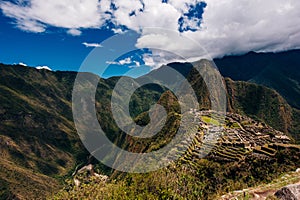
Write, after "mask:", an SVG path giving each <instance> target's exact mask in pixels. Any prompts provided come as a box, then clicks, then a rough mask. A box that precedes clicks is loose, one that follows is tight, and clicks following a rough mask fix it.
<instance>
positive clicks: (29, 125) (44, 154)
mask: <svg viewBox="0 0 300 200" xmlns="http://www.w3.org/2000/svg"><path fill="white" fill-rule="evenodd" d="M195 64H197V65H200V66H201V65H203V64H210V62H209V61H199V62H197V63H195ZM189 66H190V65H188V64H183V65H181V64H173V67H175V68H176V70H178V71H181V72H182V74H183V75H184V76H185V77H187V80H188V81H189V82H190V83H191V85H192V87H193V88H194V90H195V93H196V95H197V97H198V101H199V104H200V108H201V109H203V110H205V109H209V108H210V106H211V105H210V103H209V102H210V99H209V95H208V92H207V88H206V86H205V84H204V82H203V79H202V78H201V76H200V75H199V74H198V73H197V72H196V71H195V70H194V69H193V68H191V69H189V70H187V69H188V67H189ZM160 70H164V67H162V68H160V69H158V70H157V71H153V72H151V73H158V74H159V73H161V72H162V71H160ZM151 73H150V75H148V76H151ZM76 75H77V73H75V72H52V71H48V70H37V69H35V68H30V67H24V66H19V65H13V66H11V65H4V64H1V65H0V144H1V145H0V152H1V156H2V159H1V161H0V174H1V176H0V177H1V178H0V183H1V188H0V189H1V191H0V195H1V196H0V197H1V199H5V198H9V199H11V198H15V199H35V198H40V197H41V196H43V197H46V196H48V195H51V194H52V193H53V192H55V191H57V190H58V189H59V188H61V187H62V186H63V184H62V182H63V181H64V180H65V179H67V178H70V177H71V173H72V172H73V171H74V170H75V168H78V167H81V166H83V165H85V164H87V163H90V162H93V163H96V167H97V169H98V170H100V172H101V173H108V174H112V175H113V176H115V177H119V175H118V172H115V171H112V170H111V169H107V168H105V167H104V166H102V165H101V164H99V163H97V162H95V161H94V160H93V159H91V158H90V157H89V154H88V153H87V152H86V150H85V148H84V147H83V145H82V143H81V141H80V140H79V137H78V135H77V133H76V130H75V127H74V122H73V115H72V109H71V106H72V102H71V99H72V87H73V84H74V80H75V78H76ZM90 76H95V77H96V75H92V74H90ZM119 79H120V77H114V78H110V79H100V81H99V83H98V87H97V91H96V105H95V106H96V109H97V117H98V120H99V122H100V124H101V127H102V128H103V130H104V131H105V132H106V133H107V136H108V138H109V139H110V140H111V141H113V142H114V143H115V144H116V145H118V146H120V147H123V148H125V149H127V150H130V151H134V152H147V151H153V150H156V149H159V148H160V147H162V146H164V145H165V144H167V143H168V142H169V141H170V140H171V139H172V138H173V136H174V133H176V129H177V127H178V122H179V119H180V114H181V113H178V104H177V103H176V100H177V98H176V97H174V96H173V93H172V92H170V91H168V90H167V88H164V87H161V86H158V85H156V84H148V85H145V86H143V87H141V88H140V89H138V90H137V91H136V92H135V93H134V95H133V96H132V97H131V101H130V111H131V116H132V118H134V120H135V121H136V122H137V123H138V124H140V125H146V124H147V123H148V122H149V116H148V112H147V111H148V110H149V108H150V106H151V105H152V104H153V103H156V102H159V103H160V104H161V105H163V106H164V107H165V108H166V109H167V111H168V116H167V119H168V120H167V125H166V126H165V127H164V128H163V130H162V131H161V132H160V133H159V134H157V135H156V136H155V137H154V138H152V139H143V140H141V141H137V140H136V138H133V137H130V136H128V135H126V134H125V133H123V132H122V131H121V130H120V129H119V128H118V127H117V125H116V123H115V121H114V120H113V116H112V113H111V105H110V100H111V94H112V90H113V88H114V87H115V85H116V83H117V82H118V80H119ZM141 79H147V76H145V77H141ZM133 81H136V82H137V80H133ZM224 82H225V85H226V93H227V99H228V112H230V113H239V114H240V115H242V116H250V117H252V118H253V120H255V121H256V122H257V124H261V126H262V127H267V125H269V126H270V127H273V128H275V129H277V130H280V131H282V132H284V133H286V134H292V135H293V136H296V135H297V133H299V132H297V131H298V130H299V124H298V121H295V119H296V120H297V119H299V116H300V115H299V112H298V111H297V110H293V109H292V108H291V107H290V106H289V105H288V104H287V103H286V101H285V100H284V99H283V98H282V97H281V96H280V95H279V94H278V93H277V92H275V91H274V90H272V89H269V88H266V87H264V86H259V85H256V84H253V83H247V82H235V81H232V80H230V79H224ZM133 83H134V82H133ZM174 84H178V86H179V87H181V85H180V83H174ZM215 89H216V90H217V89H218V88H215ZM254 97H255V98H254ZM116 98H120V97H119V96H118V95H117V97H116ZM295 113H296V114H295ZM294 116H298V118H295V117H294ZM233 124H234V123H233ZM269 126H268V127H269ZM275 129H271V128H267V129H266V130H270V131H271V133H269V134H273V135H274V134H275V135H278V134H277V132H276V131H275ZM280 134H283V133H280ZM280 134H279V135H280ZM274 137H275V136H274ZM294 138H296V137H294ZM296 139H297V138H296ZM266 148H268V147H266ZM276 148H277V147H276ZM284 149H285V147H284V148H283V150H284ZM191 151H193V149H191ZM228 151H229V152H230V151H231V150H230V149H229V150H228ZM258 151H259V150H258ZM263 151H264V150H263ZM271 151H272V150H271ZM285 151H286V152H285V155H286V158H285V159H284V160H282V161H280V163H281V164H283V166H286V169H291V168H293V167H294V166H295V164H291V163H290V162H291V161H290V155H291V154H292V152H294V150H290V148H289V146H288V148H286V150H285ZM280 155H281V154H280ZM280 155H278V156H280ZM191 156H192V155H187V159H186V161H184V162H188V163H187V166H197V167H199V169H198V168H197V169H195V168H194V167H192V168H191V169H193V170H197V171H198V170H201V169H203V170H204V169H207V170H212V168H210V167H213V166H215V167H216V169H221V168H223V167H224V166H227V167H230V169H232V171H231V172H230V173H234V170H239V167H238V166H236V163H235V162H234V163H230V164H226V165H224V166H223V164H222V162H221V163H219V162H215V161H214V160H210V161H205V160H204V161H196V163H198V162H199V163H201V164H200V165H198V164H195V162H190V161H188V160H189V157H191ZM250 158H251V157H250ZM250 158H249V159H250ZM251 159H252V158H251ZM251 159H250V160H249V162H251ZM255 159H257V158H255ZM276 159H281V158H280V157H278V158H277V157H276ZM276 159H275V160H276ZM258 162H262V163H264V162H263V161H261V160H260V159H258ZM274 162H275V161H274ZM210 164H211V165H210ZM245 165H251V163H248V164H247V163H246V164H245ZM187 166H186V165H180V166H179V167H178V169H176V170H175V171H176V172H177V173H178V174H180V175H182V177H184V175H188V177H190V178H191V180H194V181H196V180H198V179H199V177H198V175H196V174H195V173H194V172H193V173H190V172H189V173H188V174H185V172H184V168H185V167H187ZM249 167H250V166H249ZM252 167H254V165H253V166H252ZM166 170H167V171H168V172H170V170H171V171H172V169H170V168H168V169H166ZM261 170H262V171H265V170H266V169H265V168H263V167H262V169H261ZM282 171H284V170H283V168H278V167H276V166H274V171H273V172H270V173H272V174H273V175H276V174H278V173H281V172H282ZM157 173H158V174H156V173H154V174H149V175H145V176H142V175H141V176H137V177H131V179H133V182H132V183H134V182H135V181H140V180H141V179H143V178H146V179H147V180H149V181H150V180H151V179H152V178H153V176H156V175H159V173H167V172H166V171H159V172H157ZM212 173H216V174H217V172H216V171H214V170H213V171H212ZM251 173H252V172H251ZM253 173H254V172H253ZM199 175H200V174H199ZM229 175H230V174H227V175H226V176H229ZM123 176H125V177H126V178H125V179H122V180H121V182H122V181H130V175H123ZM170 176H171V175H170ZM172 176H173V175H172ZM210 176H211V175H208V176H207V177H210ZM147 177H148V178H147ZM162 177H164V176H162ZM165 178H167V177H165ZM179 178H180V177H179ZM180 179H181V178H180ZM205 180H206V179H205ZM230 180H231V181H233V182H234V183H235V182H236V181H237V180H233V179H230ZM164 181H165V180H164ZM214 181H215V180H214ZM202 182H203V180H202ZM16 183H18V184H16ZM174 183H175V182H174ZM189 183H190V184H191V182H189ZM124 184H126V183H124ZM210 184H213V182H211V181H208V182H207V184H206V185H205V187H211V185H210ZM235 184H236V183H235ZM150 185H151V184H150ZM133 186H134V185H131V186H130V187H133ZM112 187H118V185H117V186H116V185H112ZM130 187H128V188H130ZM174 187H175V186H174ZM234 188H235V186H234ZM173 189H174V188H173ZM185 189H186V188H185ZM198 189H204V188H198ZM210 189H211V188H210ZM157 190H159V188H157ZM209 191H210V190H209Z"/></svg>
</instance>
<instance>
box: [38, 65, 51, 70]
mask: <svg viewBox="0 0 300 200" xmlns="http://www.w3.org/2000/svg"><path fill="white" fill-rule="evenodd" d="M36 69H39V70H48V71H52V69H51V68H50V67H48V66H37V67H36Z"/></svg>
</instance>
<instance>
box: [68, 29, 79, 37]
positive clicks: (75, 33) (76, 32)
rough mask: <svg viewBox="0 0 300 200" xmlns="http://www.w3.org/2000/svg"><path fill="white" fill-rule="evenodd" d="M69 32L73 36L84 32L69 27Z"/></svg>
mask: <svg viewBox="0 0 300 200" xmlns="http://www.w3.org/2000/svg"><path fill="white" fill-rule="evenodd" d="M67 33H68V34H70V35H73V36H80V35H81V33H82V32H81V31H80V30H78V29H69V30H68V31H67Z"/></svg>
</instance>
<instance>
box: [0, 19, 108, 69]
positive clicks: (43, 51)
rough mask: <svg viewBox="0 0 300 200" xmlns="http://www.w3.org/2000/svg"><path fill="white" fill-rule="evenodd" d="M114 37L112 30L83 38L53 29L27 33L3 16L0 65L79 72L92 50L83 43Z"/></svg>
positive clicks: (90, 31) (0, 21) (96, 31)
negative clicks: (0, 63) (19, 65)
mask: <svg viewBox="0 0 300 200" xmlns="http://www.w3.org/2000/svg"><path fill="white" fill-rule="evenodd" d="M112 35H114V33H113V32H112V31H111V30H103V29H102V30H101V29H87V30H85V31H84V33H83V34H82V35H80V36H72V35H69V34H67V33H66V32H65V31H63V30H61V29H59V28H54V27H52V28H48V30H47V31H46V32H43V33H32V32H25V31H23V30H20V29H17V28H15V25H14V22H13V21H12V20H11V19H10V18H7V17H5V16H3V14H2V13H1V15H0V44H1V46H0V62H2V63H7V64H14V63H20V62H22V63H26V64H27V65H29V66H43V65H46V66H49V67H51V68H52V69H53V70H71V71H77V70H78V69H79V67H80V65H81V63H82V62H83V60H84V59H85V57H86V56H87V55H88V54H89V53H90V52H91V51H92V48H89V47H86V46H84V45H83V44H82V43H84V42H89V41H90V42H92V43H101V42H102V41H103V40H105V39H107V38H108V37H110V36H112Z"/></svg>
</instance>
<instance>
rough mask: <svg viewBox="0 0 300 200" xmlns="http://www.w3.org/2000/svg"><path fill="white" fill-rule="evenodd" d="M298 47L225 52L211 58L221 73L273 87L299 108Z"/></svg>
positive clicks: (299, 61)
mask: <svg viewBox="0 0 300 200" xmlns="http://www.w3.org/2000/svg"><path fill="white" fill-rule="evenodd" d="M299 57H300V50H292V51H287V52H280V53H254V52H250V53H248V54H246V55H241V56H226V57H224V58H220V59H215V60H214V62H215V64H216V65H217V67H218V68H219V70H220V72H221V74H222V75H223V76H224V77H229V78H231V79H233V80H235V81H248V82H253V83H257V84H262V85H265V86H267V87H270V88H273V89H275V90H276V91H277V92H278V93H279V94H281V95H282V96H283V97H284V98H285V99H286V100H287V101H288V103H289V104H290V105H291V106H293V107H296V108H298V109H299V108H300V102H299V99H300V71H299V67H300V60H299Z"/></svg>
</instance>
